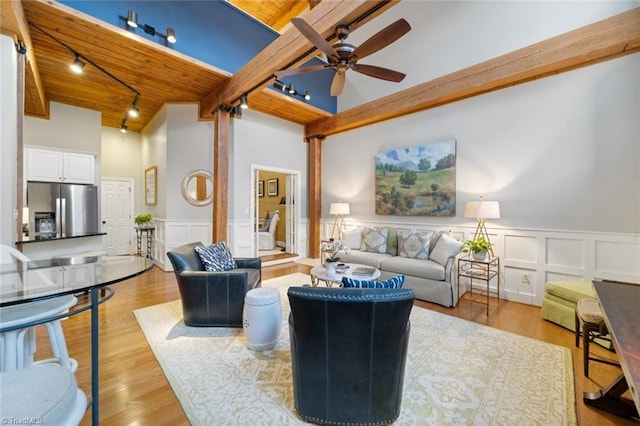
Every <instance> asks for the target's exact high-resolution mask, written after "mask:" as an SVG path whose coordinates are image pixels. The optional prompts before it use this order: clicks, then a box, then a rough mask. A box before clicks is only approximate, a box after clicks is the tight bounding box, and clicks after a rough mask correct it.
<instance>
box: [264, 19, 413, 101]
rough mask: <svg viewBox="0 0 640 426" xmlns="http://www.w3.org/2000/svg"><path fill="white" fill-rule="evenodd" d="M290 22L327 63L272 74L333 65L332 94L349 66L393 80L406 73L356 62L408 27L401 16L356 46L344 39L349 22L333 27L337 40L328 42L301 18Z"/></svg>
mask: <svg viewBox="0 0 640 426" xmlns="http://www.w3.org/2000/svg"><path fill="white" fill-rule="evenodd" d="M291 23H292V24H293V26H295V27H296V29H297V30H298V31H300V34H302V35H303V36H304V37H305V38H306V39H307V40H309V41H310V42H311V43H312V44H313V45H314V46H315V47H316V48H318V49H319V50H320V51H322V52H323V53H324V54H325V55H326V56H327V62H328V63H327V64H324V65H311V66H306V67H300V68H294V69H287V70H280V71H276V72H275V75H276V77H278V78H280V77H285V76H288V75H295V74H302V73H309V72H315V71H320V70H323V69H327V68H332V69H334V70H335V71H336V73H335V76H334V77H333V81H332V82H331V96H338V95H339V94H340V93H342V90H343V89H344V84H345V74H346V72H347V71H348V70H354V71H356V72H359V73H360V74H364V75H367V76H369V77H375V78H379V79H381V80H387V81H392V82H395V83H398V82H400V81H402V80H403V79H404V77H405V74H403V73H401V72H398V71H394V70H391V69H388V68H382V67H378V66H375V65H365V64H358V60H360V59H363V58H365V57H367V56H369V55H371V54H373V53H375V52H377V51H379V50H381V49H383V48H385V47H387V46H388V45H390V44H391V43H393V42H394V41H396V40H398V39H399V38H400V37H402V36H403V35H405V34H406V33H408V32H409V31H410V30H411V26H410V25H409V23H408V22H407V21H406V20H404V19H402V18H401V19H398V20H397V21H395V22H394V23H392V24H391V25H388V26H387V27H385V28H383V29H382V30H380V31H378V32H377V33H376V34H374V35H373V36H371V37H370V38H369V39H367V40H366V41H365V42H364V43H362V44H361V45H360V46H359V47H356V46H354V45H352V44H349V43H347V42H346V41H345V40H346V39H347V37H348V36H349V31H350V30H349V26H348V25H338V26H337V27H336V37H337V38H338V40H339V41H338V42H337V43H335V44H333V45H331V44H329V42H327V41H326V40H325V39H324V38H323V37H322V36H321V35H320V34H319V33H318V32H316V30H314V29H313V28H312V27H311V25H309V24H308V23H307V22H306V21H304V20H303V19H301V18H293V19H292V20H291Z"/></svg>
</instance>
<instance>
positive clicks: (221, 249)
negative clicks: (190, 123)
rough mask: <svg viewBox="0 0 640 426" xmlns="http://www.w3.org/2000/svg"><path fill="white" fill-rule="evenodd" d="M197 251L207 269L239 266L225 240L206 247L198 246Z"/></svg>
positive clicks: (218, 269)
mask: <svg viewBox="0 0 640 426" xmlns="http://www.w3.org/2000/svg"><path fill="white" fill-rule="evenodd" d="M196 253H198V257H200V260H201V261H202V264H203V265H204V269H205V270H207V271H215V272H221V271H229V270H231V269H236V268H237V267H238V265H237V264H236V261H235V260H233V256H232V255H231V252H230V251H229V248H228V247H227V245H226V244H225V243H224V241H223V242H221V243H215V244H211V245H210V246H206V247H205V246H196Z"/></svg>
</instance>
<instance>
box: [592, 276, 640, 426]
mask: <svg viewBox="0 0 640 426" xmlns="http://www.w3.org/2000/svg"><path fill="white" fill-rule="evenodd" d="M593 286H594V288H595V291H596V297H597V298H598V300H599V301H600V306H601V307H602V312H603V314H604V320H605V322H606V324H607V328H608V329H609V333H610V334H611V337H612V340H613V345H614V347H615V349H616V353H617V354H618V359H619V360H620V366H621V367H622V374H621V375H620V376H619V377H618V378H617V379H616V380H615V381H614V382H613V383H612V384H611V385H609V387H607V389H604V390H600V391H598V392H585V393H584V396H583V400H584V403H585V404H587V405H591V406H594V407H597V408H601V409H603V410H605V411H608V412H610V413H613V414H615V415H617V416H620V417H626V418H634V419H638V418H640V417H639V416H638V412H639V411H640V395H639V394H638V391H640V285H638V284H629V283H620V282H613V281H594V282H593ZM628 389H630V390H631V395H632V397H633V401H630V400H629V399H627V398H623V397H622V394H623V393H625V392H626V391H627V390H628Z"/></svg>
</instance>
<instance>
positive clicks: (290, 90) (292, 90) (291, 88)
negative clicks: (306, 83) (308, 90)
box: [288, 84, 296, 95]
mask: <svg viewBox="0 0 640 426" xmlns="http://www.w3.org/2000/svg"><path fill="white" fill-rule="evenodd" d="M288 92H289V93H290V94H292V95H293V94H294V93H296V89H294V88H293V84H290V85H289V89H288Z"/></svg>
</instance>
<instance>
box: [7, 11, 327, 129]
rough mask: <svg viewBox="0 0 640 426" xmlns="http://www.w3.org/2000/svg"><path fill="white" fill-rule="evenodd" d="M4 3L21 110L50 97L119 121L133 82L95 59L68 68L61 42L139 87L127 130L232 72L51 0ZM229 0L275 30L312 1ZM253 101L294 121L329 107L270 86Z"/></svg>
mask: <svg viewBox="0 0 640 426" xmlns="http://www.w3.org/2000/svg"><path fill="white" fill-rule="evenodd" d="M2 3H3V7H2V25H1V26H0V27H1V28H2V32H3V33H7V34H9V35H12V36H16V38H17V39H21V40H24V41H25V42H26V44H27V46H26V47H27V49H28V50H29V51H28V60H29V64H28V66H27V67H26V70H25V81H26V87H25V114H27V115H30V116H34V117H48V114H49V111H48V109H49V101H54V102H60V103H64V104H69V105H74V106H78V107H82V108H88V109H92V110H97V111H100V112H101V113H102V124H103V125H104V126H108V127H115V128H119V127H120V126H121V124H122V121H123V118H124V116H125V111H126V110H127V109H128V107H129V105H131V103H132V101H133V98H134V94H133V92H132V91H131V90H129V89H127V88H126V87H125V86H124V85H122V84H119V83H118V82H116V81H115V80H114V79H113V78H112V77H109V76H108V75H106V74H105V73H104V72H103V71H101V70H100V69H98V68H96V67H95V66H86V67H85V68H84V72H83V74H82V75H81V76H77V75H74V74H71V73H70V72H69V63H70V61H71V59H73V55H72V54H70V51H69V49H67V48H65V47H64V46H63V44H64V45H67V46H70V47H72V49H73V50H75V51H78V52H82V53H83V55H86V56H87V57H89V58H91V60H92V61H93V62H94V63H95V64H97V65H98V66H99V67H100V68H102V69H103V70H106V71H107V72H109V73H110V74H112V75H113V76H114V77H116V78H118V79H120V80H121V81H123V82H126V83H127V84H128V85H130V86H132V87H135V89H136V90H137V91H138V92H140V93H141V96H140V98H139V100H138V102H137V107H138V108H139V110H140V116H139V117H138V118H136V119H128V120H127V123H126V124H127V126H128V128H129V130H135V131H140V130H141V129H142V128H143V127H144V126H145V125H146V124H147V123H148V122H149V120H151V118H152V117H153V116H154V115H155V114H156V113H157V112H158V110H159V109H160V108H161V107H162V105H164V104H165V103H168V102H173V103H180V102H191V103H198V102H200V101H201V100H202V99H203V98H205V97H206V96H207V95H210V94H211V93H215V92H216V91H218V90H219V89H220V88H221V87H223V86H224V85H225V84H226V83H227V82H228V81H229V79H230V77H231V74H230V73H228V72H226V71H223V70H221V69H218V68H216V67H214V66H211V65H208V64H205V63H203V62H201V61H198V60H195V59H193V58H190V57H188V56H186V55H182V54H180V53H177V52H175V51H174V50H171V49H168V48H166V47H165V46H162V45H161V44H158V43H155V42H152V41H150V40H147V39H145V38H143V37H140V36H136V35H132V34H131V33H130V32H128V31H125V30H123V29H122V28H118V27H115V26H113V25H110V24H108V23H105V22H102V21H100V20H97V19H94V18H92V17H89V16H87V15H86V14H83V13H80V12H78V11H76V10H74V9H72V8H70V7H68V6H65V5H63V4H60V3H57V2H54V1H40V0H37V1H34V0H25V1H22V2H13V3H14V6H13V7H14V9H13V10H11V9H10V7H9V6H8V4H7V3H5V2H2ZM16 3H17V6H16ZM231 3H232V4H234V5H236V6H237V7H239V8H241V9H243V11H244V12H246V13H247V14H249V15H251V16H252V17H254V18H255V19H258V20H260V21H262V22H264V23H265V24H267V25H269V26H271V27H272V28H273V29H275V30H282V29H283V28H284V27H285V26H286V25H287V24H288V23H289V21H290V19H291V18H292V17H295V16H297V15H298V14H299V13H301V12H304V11H305V10H308V9H309V4H310V3H309V2H308V1H306V0H303V1H291V0H233V1H231ZM20 6H21V7H20ZM21 14H23V15H22V16H21ZM21 21H22V22H26V23H27V24H26V26H25V25H23V24H22V22H21ZM251 107H252V109H255V110H258V111H261V112H264V113H266V114H271V115H275V116H278V117H281V118H283V119H285V120H289V121H292V122H296V123H300V124H305V123H308V122H311V121H314V120H318V119H321V118H324V117H328V116H330V115H331V114H329V113H327V112H326V111H324V110H321V109H319V108H316V107H314V106H312V105H309V104H307V103H304V102H300V101H297V100H295V99H293V98H291V97H289V96H286V95H283V94H279V93H277V92H274V91H272V90H260V91H256V92H254V93H252V95H251Z"/></svg>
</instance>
